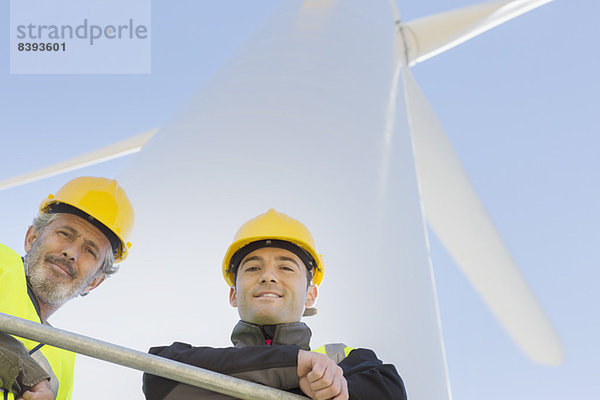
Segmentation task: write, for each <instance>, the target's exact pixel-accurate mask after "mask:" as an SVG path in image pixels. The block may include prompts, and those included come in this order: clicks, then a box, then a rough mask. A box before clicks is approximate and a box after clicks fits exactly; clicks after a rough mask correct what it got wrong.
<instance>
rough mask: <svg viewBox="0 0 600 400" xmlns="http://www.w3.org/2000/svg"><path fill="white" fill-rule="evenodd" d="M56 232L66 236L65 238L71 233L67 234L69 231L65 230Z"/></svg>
mask: <svg viewBox="0 0 600 400" xmlns="http://www.w3.org/2000/svg"><path fill="white" fill-rule="evenodd" d="M58 234H59V235H61V236H64V237H66V238H70V237H71V235H69V233H68V232H65V231H58Z"/></svg>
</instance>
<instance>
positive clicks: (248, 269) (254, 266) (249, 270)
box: [244, 265, 260, 272]
mask: <svg viewBox="0 0 600 400" xmlns="http://www.w3.org/2000/svg"><path fill="white" fill-rule="evenodd" d="M259 269H260V268H259V267H257V266H256V265H253V266H250V267H246V268H244V271H246V272H254V271H258V270H259Z"/></svg>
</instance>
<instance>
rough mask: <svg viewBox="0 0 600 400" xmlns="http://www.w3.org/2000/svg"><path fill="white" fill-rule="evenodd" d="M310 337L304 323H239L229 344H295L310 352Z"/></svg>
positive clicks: (310, 333) (237, 345)
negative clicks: (265, 324)
mask: <svg viewBox="0 0 600 400" xmlns="http://www.w3.org/2000/svg"><path fill="white" fill-rule="evenodd" d="M311 336H312V332H311V330H310V328H309V327H308V326H307V325H306V324H305V323H304V322H295V323H291V324H279V325H267V326H261V325H255V324H251V323H249V322H245V321H239V322H238V323H237V324H236V325H235V327H234V328H233V332H232V333H231V342H232V343H233V345H234V346H235V347H244V346H261V345H265V344H272V345H275V344H295V345H298V346H300V348H302V349H303V350H310V338H311ZM267 340H270V342H267Z"/></svg>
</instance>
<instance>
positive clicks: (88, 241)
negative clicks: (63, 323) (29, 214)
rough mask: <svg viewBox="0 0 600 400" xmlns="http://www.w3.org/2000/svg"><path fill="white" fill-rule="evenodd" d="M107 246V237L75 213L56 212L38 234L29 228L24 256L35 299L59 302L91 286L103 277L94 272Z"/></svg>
mask: <svg viewBox="0 0 600 400" xmlns="http://www.w3.org/2000/svg"><path fill="white" fill-rule="evenodd" d="M109 249H110V243H109V241H108V239H107V238H106V236H104V234H102V232H100V230H98V228H96V227H95V226H94V225H92V224H91V223H89V222H88V221H86V220H84V219H83V218H80V217H78V216H76V215H72V214H58V215H57V217H56V218H55V219H54V220H53V221H52V222H51V223H50V224H48V225H47V226H46V227H45V228H44V229H43V230H42V232H41V233H40V232H37V231H35V230H34V229H33V227H30V228H29V230H28V231H27V236H26V237H25V251H27V255H26V258H25V259H26V262H27V268H28V269H27V270H28V272H27V275H28V276H29V282H30V283H31V285H32V287H33V290H34V292H35V294H36V295H37V297H38V300H39V301H40V302H42V303H46V304H51V305H61V304H63V303H65V302H66V301H68V300H70V299H72V298H74V297H76V296H78V295H79V294H82V293H83V294H85V293H88V292H89V291H90V290H92V289H94V288H95V287H96V286H98V285H99V284H100V283H102V281H103V280H104V275H99V276H96V273H97V272H98V270H99V268H100V267H101V266H102V263H103V262H104V257H105V256H106V254H107V252H108V250H109Z"/></svg>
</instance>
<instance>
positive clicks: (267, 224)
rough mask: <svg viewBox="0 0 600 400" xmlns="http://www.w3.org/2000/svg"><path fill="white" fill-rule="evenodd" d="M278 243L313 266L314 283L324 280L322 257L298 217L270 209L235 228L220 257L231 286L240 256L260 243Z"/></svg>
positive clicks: (226, 279)
mask: <svg viewBox="0 0 600 400" xmlns="http://www.w3.org/2000/svg"><path fill="white" fill-rule="evenodd" d="M267 246H273V247H281V248H284V249H286V250H289V251H291V252H293V253H294V254H296V255H297V256H298V257H299V258H300V259H301V260H302V261H303V262H304V264H305V265H306V268H309V269H312V270H313V284H315V285H320V284H321V281H322V280H323V258H322V257H321V255H320V254H318V253H317V251H316V246H315V241H314V239H313V237H312V235H311V234H310V232H309V231H308V229H307V228H306V226H304V225H303V224H302V223H301V222H300V221H298V220H295V219H294V218H292V217H290V216H288V215H285V214H283V213H280V212H277V211H275V210H274V209H272V208H271V209H270V210H269V211H267V212H266V213H264V214H261V215H259V216H257V217H256V218H252V219H251V220H250V221H247V222H246V223H245V224H244V225H242V226H241V227H240V229H239V230H238V231H237V232H236V234H235V236H234V237H233V243H232V244H231V245H230V246H229V248H228V249H227V253H226V254H225V258H224V259H223V277H224V278H225V281H227V283H228V284H229V286H234V285H235V282H234V274H233V273H234V271H235V269H236V268H237V267H238V265H239V263H240V262H241V261H242V259H243V258H244V257H245V256H246V255H248V254H249V253H250V252H252V251H254V250H256V249H259V248H261V247H267Z"/></svg>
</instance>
